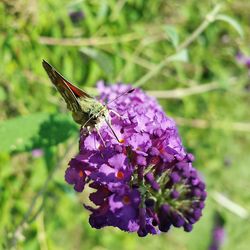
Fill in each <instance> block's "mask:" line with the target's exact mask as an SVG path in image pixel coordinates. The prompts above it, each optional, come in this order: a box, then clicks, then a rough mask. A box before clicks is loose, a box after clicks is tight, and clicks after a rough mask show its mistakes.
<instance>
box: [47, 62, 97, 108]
mask: <svg viewBox="0 0 250 250" xmlns="http://www.w3.org/2000/svg"><path fill="white" fill-rule="evenodd" d="M43 67H44V69H45V71H46V72H47V74H48V76H49V78H50V80H51V82H52V83H53V84H54V86H55V87H56V88H57V90H58V91H59V92H60V94H61V96H62V97H63V99H64V100H65V102H66V103H67V107H68V109H69V110H71V111H73V112H79V111H82V109H81V106H80V104H79V102H78V98H93V97H91V96H90V95H88V94H87V93H86V92H84V91H83V90H81V89H79V88H78V87H76V86H74V85H73V84H72V83H70V82H69V81H68V80H66V79H65V78H64V77H63V76H62V75H61V74H60V73H59V72H57V71H56V70H55V68H54V67H52V66H51V65H50V64H49V63H47V62H46V61H45V60H43Z"/></svg>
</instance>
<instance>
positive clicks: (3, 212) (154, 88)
mask: <svg viewBox="0 0 250 250" xmlns="http://www.w3.org/2000/svg"><path fill="white" fill-rule="evenodd" d="M221 3H222V5H220V3H219V1H216V0H214V1H209V0H203V1H195V0H186V1H184V0H178V1H173V0H170V1H164V0H157V1H146V0H116V1H115V0H101V1H99V0H89V1H88V0H85V1H84V0H75V1H66V0H40V1H37V0H1V1H0V60H1V65H0V75H1V77H0V110H1V112H0V120H1V121H0V166H1V167H0V248H2V249H42V250H47V249H84V250H85V249H94V250H105V249H111V250H113V249H114V250H117V249H120V250H122V249H126V250H133V249H138V250H140V249H143V250H144V249H145V250H146V249H155V250H157V249H164V250H165V249H177V250H184V249H198V250H199V249H201V250H202V249H209V245H210V242H211V237H212V228H213V225H214V219H213V218H214V213H215V212H219V213H220V214H221V216H222V217H223V218H224V220H225V232H226V238H225V241H224V244H223V245H222V248H221V249H234V250H236V249H238V250H245V249H249V246H250V221H249V211H250V191H249V190H250V170H249V167H250V154H249V150H250V109H249V105H250V97H249V94H250V79H249V72H248V69H247V67H245V66H244V65H241V64H239V63H238V62H237V60H236V58H235V56H236V54H237V52H239V51H241V52H242V53H244V54H245V55H247V54H248V55H250V48H249V43H250V30H249V21H250V16H249V12H250V2H249V1H248V0H241V1H224V2H221ZM42 59H46V60H47V61H48V62H50V63H51V64H52V65H54V66H55V68H56V69H58V70H59V72H61V73H62V74H63V75H64V76H66V78H68V79H69V80H71V81H72V82H73V83H75V84H77V85H78V86H79V87H81V88H84V89H85V90H88V91H90V93H93V94H94V93H95V84H96V82H97V81H98V80H100V79H103V80H105V81H106V82H108V83H114V82H118V81H120V82H125V83H131V84H135V85H137V86H139V85H140V86H141V88H143V89H144V90H145V91H148V93H149V94H150V95H152V96H155V97H156V98H159V102H160V103H161V105H162V106H163V107H164V109H165V111H166V113H167V114H168V115H169V116H171V117H173V118H175V119H176V121H177V123H178V125H179V131H180V134H181V136H182V138H183V143H184V145H185V147H186V149H187V151H189V152H192V153H193V154H194V155H195V156H196V161H195V166H196V167H197V168H198V169H199V171H200V172H201V173H202V175H203V177H204V179H205V181H206V183H207V191H208V199H207V202H206V208H205V209H204V215H203V217H202V218H201V220H200V221H199V222H198V223H197V224H196V225H195V226H194V230H193V231H192V232H191V233H186V232H184V231H183V230H182V229H172V230H171V231H170V232H169V233H167V234H162V235H159V236H147V237H145V238H139V237H138V236H137V235H136V234H128V233H124V232H121V231H119V230H118V229H116V228H104V229H102V230H95V229H92V228H91V227H90V226H89V224H88V212H87V211H85V210H84V208H83V206H82V201H83V200H84V199H86V195H84V194H83V195H82V194H81V195H79V194H76V193H75V192H74V190H73V188H72V187H71V186H69V185H67V184H66V183H65V181H64V171H65V169H66V167H67V163H68V161H69V160H70V159H71V157H73V156H74V155H75V154H76V153H77V151H78V126H77V125H75V124H74V123H73V121H72V119H71V115H70V113H69V112H67V110H66V105H65V104H64V103H63V101H62V100H61V98H60V96H59V94H58V93H56V91H55V89H54V88H53V86H52V84H51V83H50V81H49V79H48V77H47V75H46V73H45V71H44V70H43V68H42V65H41V61H42Z"/></svg>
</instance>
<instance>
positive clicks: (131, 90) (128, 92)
mask: <svg viewBox="0 0 250 250" xmlns="http://www.w3.org/2000/svg"><path fill="white" fill-rule="evenodd" d="M134 90H135V89H134V88H133V89H130V90H128V91H126V92H124V93H122V94H120V95H118V96H117V97H116V98H114V99H113V100H111V101H109V102H108V103H106V104H105V105H104V106H107V105H108V104H110V103H112V102H114V101H116V100H117V99H119V98H120V97H121V96H124V95H127V94H130V93H132V92H134Z"/></svg>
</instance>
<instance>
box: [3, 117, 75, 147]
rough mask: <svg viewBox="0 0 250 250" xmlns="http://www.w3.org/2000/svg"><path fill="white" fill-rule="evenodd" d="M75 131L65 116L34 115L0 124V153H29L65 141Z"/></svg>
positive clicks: (71, 122) (73, 125) (72, 124)
mask: <svg viewBox="0 0 250 250" xmlns="http://www.w3.org/2000/svg"><path fill="white" fill-rule="evenodd" d="M76 131H77V127H76V125H75V124H74V123H73V121H71V120H70V118H69V117H68V116H66V115H61V114H56V115H51V114H47V113H36V114H31V115H27V116H21V117H16V118H13V119H10V120H6V121H3V122H1V123H0V138H1V142H0V151H1V152H12V151H30V150H32V149H34V148H44V147H49V146H53V145H57V144H59V143H61V142H63V141H65V140H66V139H67V138H68V137H69V136H71V134H72V133H75V132H76Z"/></svg>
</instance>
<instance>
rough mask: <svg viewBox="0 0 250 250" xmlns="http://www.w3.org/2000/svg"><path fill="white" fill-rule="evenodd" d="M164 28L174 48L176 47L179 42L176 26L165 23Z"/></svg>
mask: <svg viewBox="0 0 250 250" xmlns="http://www.w3.org/2000/svg"><path fill="white" fill-rule="evenodd" d="M164 30H165V32H166V33H167V36H168V38H169V40H170V42H171V43H172V44H173V46H174V47H175V48H177V46H178V44H179V35H178V33H177V30H176V28H175V27H174V26H170V25H167V26H165V27H164Z"/></svg>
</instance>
